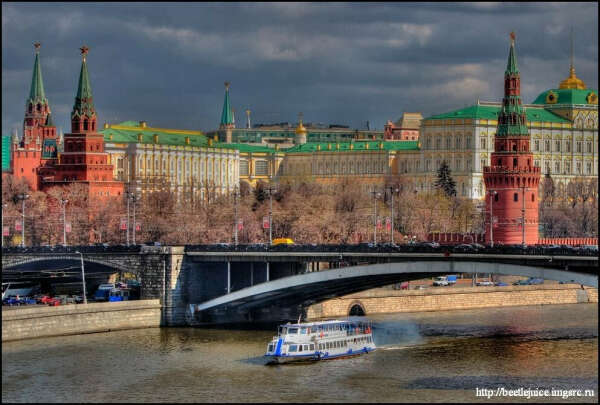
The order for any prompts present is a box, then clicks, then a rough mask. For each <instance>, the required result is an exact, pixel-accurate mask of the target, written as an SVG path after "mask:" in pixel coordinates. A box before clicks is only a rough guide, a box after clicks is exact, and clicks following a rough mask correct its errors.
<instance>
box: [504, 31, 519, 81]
mask: <svg viewBox="0 0 600 405" xmlns="http://www.w3.org/2000/svg"><path fill="white" fill-rule="evenodd" d="M510 38H511V41H510V51H509V53H508V63H507V64H506V72H504V74H510V73H512V74H516V73H519V69H518V68H517V55H516V53H515V35H514V33H512V32H511V33H510Z"/></svg>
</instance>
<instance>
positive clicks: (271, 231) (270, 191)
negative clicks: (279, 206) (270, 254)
mask: <svg viewBox="0 0 600 405" xmlns="http://www.w3.org/2000/svg"><path fill="white" fill-rule="evenodd" d="M266 190H267V191H268V192H269V200H270V201H269V244H270V245H272V244H273V193H276V192H277V189H276V188H274V187H273V186H272V185H271V184H269V187H268V188H267V189H266Z"/></svg>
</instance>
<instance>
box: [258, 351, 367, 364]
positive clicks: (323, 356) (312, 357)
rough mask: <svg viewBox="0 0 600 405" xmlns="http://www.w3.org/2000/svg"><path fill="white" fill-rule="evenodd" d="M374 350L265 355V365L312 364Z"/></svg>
mask: <svg viewBox="0 0 600 405" xmlns="http://www.w3.org/2000/svg"><path fill="white" fill-rule="evenodd" d="M375 350H376V349H375V348H365V349H362V350H357V351H351V352H344V353H337V354H330V353H313V354H309V355H301V356H275V355H265V357H266V358H267V359H268V362H267V364H288V363H312V362H316V361H321V360H338V359H345V358H350V357H356V356H360V355H362V354H367V353H371V352H373V351H375Z"/></svg>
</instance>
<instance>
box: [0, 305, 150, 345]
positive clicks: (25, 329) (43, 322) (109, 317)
mask: <svg viewBox="0 0 600 405" xmlns="http://www.w3.org/2000/svg"><path fill="white" fill-rule="evenodd" d="M160 319H161V305H160V301H159V300H139V301H123V302H110V303H92V304H77V305H64V306H58V307H45V306H29V307H19V308H5V309H4V308H3V310H2V341H3V342H7V341H11V340H21V339H30V338H40V337H49V336H62V335H77V334H82V333H94V332H108V331H111V330H123V329H137V328H153V327H159V326H160Z"/></svg>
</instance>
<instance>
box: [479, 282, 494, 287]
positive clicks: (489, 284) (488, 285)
mask: <svg viewBox="0 0 600 405" xmlns="http://www.w3.org/2000/svg"><path fill="white" fill-rule="evenodd" d="M476 285H477V286H478V287H493V285H494V283H492V282H491V281H490V280H481V281H478V282H477V284H476Z"/></svg>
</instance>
